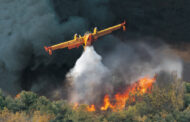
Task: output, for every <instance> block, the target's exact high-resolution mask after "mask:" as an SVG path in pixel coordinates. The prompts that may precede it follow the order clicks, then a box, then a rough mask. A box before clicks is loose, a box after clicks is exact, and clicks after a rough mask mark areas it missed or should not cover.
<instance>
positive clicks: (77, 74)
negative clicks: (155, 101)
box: [67, 42, 182, 104]
mask: <svg viewBox="0 0 190 122" xmlns="http://www.w3.org/2000/svg"><path fill="white" fill-rule="evenodd" d="M165 49H168V47H166V46H160V47H157V48H152V47H151V46H150V45H149V44H146V43H137V42H135V43H121V44H119V45H117V46H116V47H115V49H113V51H112V52H110V54H109V55H107V56H105V57H103V60H102V57H101V56H100V55H99V54H97V53H96V51H95V50H94V48H93V47H87V49H86V50H85V51H84V52H83V54H82V55H81V57H80V58H79V59H78V60H77V61H76V63H75V66H74V67H73V68H72V69H71V70H70V72H69V73H68V74H67V80H68V82H72V83H71V84H72V89H71V90H70V91H69V93H71V94H70V101H71V102H77V103H87V104H91V103H94V102H96V103H100V102H101V98H102V96H104V95H105V94H106V93H108V94H112V93H114V90H116V89H117V87H120V88H122V87H125V86H126V85H129V84H131V83H133V82H135V81H137V80H138V79H139V78H142V77H145V76H149V77H154V76H155V75H156V74H159V76H160V74H164V75H165V76H168V75H171V74H173V73H174V72H175V73H176V75H177V76H178V78H181V76H182V62H181V60H180V59H179V58H178V57H177V56H175V55H173V54H166V52H165V51H164V50H165ZM162 76H163V75H162ZM159 80H160V79H159ZM170 81H171V79H169V77H162V79H161V82H165V84H167V82H170ZM158 82H159V81H158Z"/></svg>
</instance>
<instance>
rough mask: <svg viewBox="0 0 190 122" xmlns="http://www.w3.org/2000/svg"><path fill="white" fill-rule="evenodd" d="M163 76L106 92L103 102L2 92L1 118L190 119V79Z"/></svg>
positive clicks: (185, 121) (97, 121) (181, 121)
mask: <svg viewBox="0 0 190 122" xmlns="http://www.w3.org/2000/svg"><path fill="white" fill-rule="evenodd" d="M172 77H174V76H172ZM159 79H160V78H158V77H157V78H156V80H155V78H147V77H146V78H142V79H139V81H137V82H135V83H133V84H131V85H130V86H128V87H127V89H125V90H124V91H123V92H121V93H119V92H118V93H116V94H115V95H114V97H111V96H110V95H108V94H106V95H105V96H104V99H103V101H104V103H102V105H101V106H95V105H93V104H92V105H86V104H80V105H79V104H70V103H69V102H68V101H65V100H58V101H51V100H49V99H47V98H46V97H44V96H38V95H37V94H35V93H33V92H26V91H22V92H21V93H19V95H17V96H19V97H15V98H12V97H10V96H5V95H3V92H0V121H10V122H12V121H43V122H49V121H52V122H54V121H71V122H78V121H87V122H91V121H94V122H102V121H103V122H105V121H111V122H118V121H121V122H122V121H137V122H138V121H139V122H143V121H150V122H151V121H179V122H188V121H190V116H189V115H190V83H187V82H184V81H182V80H181V79H178V78H176V77H174V78H173V80H172V82H171V83H169V84H167V85H165V86H164V87H161V86H160V85H159V83H160V81H159ZM155 81H156V82H155ZM130 92H131V93H130ZM118 98H122V99H118ZM129 103H130V104H129ZM114 107H115V108H114ZM95 108H96V109H97V110H96V109H95ZM101 109H102V110H101ZM116 109H118V110H116ZM10 118H11V119H10Z"/></svg>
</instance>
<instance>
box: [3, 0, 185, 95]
mask: <svg viewBox="0 0 190 122" xmlns="http://www.w3.org/2000/svg"><path fill="white" fill-rule="evenodd" d="M186 2H187V3H185V2H181V1H177V0H176V1H175V2H173V1H167V3H168V4H167V5H166V4H164V5H165V7H164V9H162V8H160V6H163V5H162V4H163V3H165V1H163V2H162V1H161V2H158V3H157V4H155V1H148V3H149V4H148V3H147V2H144V1H138V2H137V1H129V0H121V1H114V0H40V1H39V0H28V1H27V0H0V88H2V89H3V90H4V91H7V92H8V93H11V94H13V95H14V94H16V93H17V92H19V91H20V90H23V89H24V90H32V91H34V92H38V93H41V94H43V95H47V92H49V91H51V90H52V89H55V88H57V87H59V86H60V85H61V84H62V83H63V79H65V74H66V73H67V72H68V71H69V70H70V68H71V67H73V65H74V64H75V61H76V60H77V59H78V57H79V56H80V55H81V53H82V48H80V49H73V50H69V51H68V50H66V49H65V50H61V51H56V52H55V53H54V54H53V56H51V57H49V56H48V55H47V54H46V53H45V51H44V49H43V47H44V46H45V45H46V46H49V45H52V44H56V43H59V42H63V41H66V40H70V39H72V38H73V37H72V36H73V35H74V34H75V33H78V34H81V35H82V34H84V33H85V32H86V31H87V30H92V27H96V26H97V27H98V29H103V28H106V27H108V26H111V25H115V24H118V23H120V22H122V21H123V20H126V21H127V31H126V32H123V33H122V34H121V35H116V36H115V35H109V36H107V37H105V38H102V39H101V41H99V42H97V43H96V44H95V49H96V51H97V52H98V54H100V55H101V56H102V57H104V58H103V60H102V62H103V64H104V65H105V66H106V67H107V68H108V69H110V70H111V72H113V71H117V70H118V69H119V68H117V67H121V66H120V65H121V64H122V66H123V67H124V66H125V67H126V69H125V70H129V68H130V63H128V64H126V63H127V62H128V61H129V62H133V61H134V60H132V59H135V60H139V59H141V57H143V56H142V55H139V56H140V57H139V56H137V55H136V52H135V51H136V50H134V49H132V48H133V47H135V46H132V47H131V46H129V45H128V44H127V47H128V48H127V49H125V50H128V49H129V52H130V51H132V54H130V53H126V56H127V57H131V58H132V59H131V61H130V59H127V62H126V63H125V60H124V59H121V60H120V58H123V55H122V56H120V57H117V55H118V54H117V53H116V52H117V51H119V49H117V50H115V45H116V44H117V43H118V42H121V40H119V39H117V38H118V37H119V38H124V39H125V36H126V37H127V39H126V40H127V41H129V39H131V38H132V39H134V40H135V39H136V38H139V37H144V36H152V37H159V38H164V39H165V40H167V41H171V40H180V41H181V40H189V34H187V33H188V32H189V31H188V28H187V27H188V26H186V25H188V22H189V21H187V19H186V17H188V16H187V15H189V13H188V12H187V9H189V6H188V5H189V4H188V1H186ZM147 5H149V7H146V6H147ZM181 6H183V7H181ZM173 8H176V10H177V9H180V11H178V10H177V11H174V10H173ZM161 9H162V11H163V12H160V11H161ZM176 23H180V24H179V25H176ZM178 30H181V31H180V32H179V31H178ZM182 30H184V31H182ZM114 34H119V33H117V32H115V33H114ZM110 40H114V41H110ZM124 41H125V40H124ZM135 41H136V40H135ZM149 47H151V46H149ZM118 48H119V47H118ZM123 48H124V47H123ZM113 49H114V51H112V50H113ZM145 50H146V49H145ZM133 51H134V52H133ZM151 51H152V50H151ZM121 52H122V51H121ZM142 52H143V51H142ZM133 53H134V54H133ZM156 53H157V52H156ZM107 54H108V55H107ZM158 54H160V53H158ZM128 55H129V56H128ZM149 55H150V54H149ZM112 57H113V58H112ZM115 57H116V58H118V59H116V58H115ZM134 57H135V58H134ZM150 57H151V56H150ZM165 57H166V58H167V56H165ZM136 58H137V59H136ZM161 58H162V57H161ZM161 58H153V59H154V60H153V62H154V61H155V60H157V62H158V63H159V60H161V62H165V61H163V60H165V58H164V59H161ZM109 59H110V60H113V62H111V61H110V62H109ZM174 59H176V58H174ZM114 60H118V62H116V61H114ZM169 60H171V61H172V62H174V61H175V60H173V59H172V58H169V59H167V61H166V62H169ZM106 62H107V63H106ZM119 62H121V64H119ZM122 62H123V63H122ZM139 62H140V60H139ZM155 62H156V61H155ZM176 62H178V61H176ZM136 63H137V65H138V64H141V63H138V62H136ZM112 64H113V66H111V65H112ZM150 64H151V66H150V67H151V69H152V68H153V69H155V70H157V71H159V70H161V69H163V68H165V70H169V69H170V68H166V67H167V66H168V64H169V65H170V63H162V65H163V66H160V67H162V68H160V67H157V68H155V66H154V65H153V64H152V63H150ZM172 64H173V67H176V66H177V67H176V68H177V69H179V68H178V67H180V66H181V65H178V63H172ZM141 65H142V67H143V68H140V69H143V70H145V68H144V67H145V65H148V66H149V63H146V62H144V63H143V64H141ZM128 67H129V68H128ZM139 67H140V66H139ZM139 67H137V66H136V65H133V68H134V69H135V68H139ZM133 68H132V67H131V69H130V70H133V72H137V71H136V70H134V69H133ZM121 69H122V68H121ZM121 69H120V70H121ZM148 69H149V68H147V70H146V71H148ZM171 69H173V68H171ZM112 70H113V71H112ZM123 70H124V68H123ZM125 70H124V71H125ZM151 71H152V70H151ZM118 72H119V71H118ZM120 72H121V71H120ZM139 72H140V71H139ZM188 72H189V69H187V70H186V74H188ZM124 73H125V72H124ZM111 74H112V73H111ZM131 74H133V73H131ZM137 74H138V76H139V74H141V73H137ZM186 76H188V75H186ZM123 77H128V80H129V81H132V79H134V78H135V76H131V77H130V73H129V75H128V76H125V74H123V76H122V78H123Z"/></svg>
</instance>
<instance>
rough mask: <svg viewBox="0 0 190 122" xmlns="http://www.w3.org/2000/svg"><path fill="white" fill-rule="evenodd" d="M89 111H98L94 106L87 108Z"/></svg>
mask: <svg viewBox="0 0 190 122" xmlns="http://www.w3.org/2000/svg"><path fill="white" fill-rule="evenodd" d="M87 111H91V112H92V111H96V108H95V105H94V104H92V105H89V106H87Z"/></svg>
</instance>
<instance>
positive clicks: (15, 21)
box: [0, 0, 88, 94]
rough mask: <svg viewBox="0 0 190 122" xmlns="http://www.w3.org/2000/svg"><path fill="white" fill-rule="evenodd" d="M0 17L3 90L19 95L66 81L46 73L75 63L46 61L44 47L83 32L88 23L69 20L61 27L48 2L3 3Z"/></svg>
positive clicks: (16, 0)
mask: <svg viewBox="0 0 190 122" xmlns="http://www.w3.org/2000/svg"><path fill="white" fill-rule="evenodd" d="M0 15H1V16H0V28H1V29H0V55H1V56H0V81H1V82H0V87H1V88H3V90H5V91H7V92H9V93H13V94H16V92H18V91H19V90H21V89H25V90H31V89H34V90H35V91H38V90H41V89H43V88H44V87H43V85H39V86H38V88H37V87H36V86H37V85H36V84H49V83H50V82H53V81H54V84H56V81H59V77H61V78H60V79H63V78H64V77H63V76H61V75H59V76H58V77H57V78H55V77H56V76H55V74H54V73H49V72H47V71H48V70H52V71H54V72H56V71H57V70H59V68H60V65H72V61H71V62H70V63H68V62H67V61H66V60H67V59H69V58H71V56H67V58H64V59H63V60H62V61H59V63H57V62H56V60H55V57H51V59H52V60H50V57H47V56H48V55H47V54H46V53H45V51H44V49H43V47H44V46H45V45H50V44H52V43H53V44H54V43H55V42H58V41H61V40H64V39H65V38H67V36H68V35H72V34H73V33H74V32H77V31H79V30H80V31H81V32H83V31H84V30H86V27H87V25H88V24H87V22H86V20H85V19H83V18H81V17H75V16H69V17H68V21H66V22H64V23H62V24H60V23H59V22H58V20H57V18H56V16H55V15H56V14H55V13H54V11H53V8H52V6H51V4H50V2H48V0H40V1H39V0H29V1H26V0H0ZM71 26H72V29H70V28H71ZM68 54H70V53H68ZM78 54H79V53H75V55H72V56H73V57H77V55H78ZM64 55H66V54H63V56H64ZM73 57H72V59H73ZM52 65H54V67H55V68H56V67H57V70H56V71H55V70H54V69H52ZM64 70H65V69H64ZM57 72H58V71H57ZM62 72H63V70H62ZM58 74H59V73H58ZM40 86H41V87H40ZM50 86H52V85H50ZM34 87H36V88H34Z"/></svg>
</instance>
